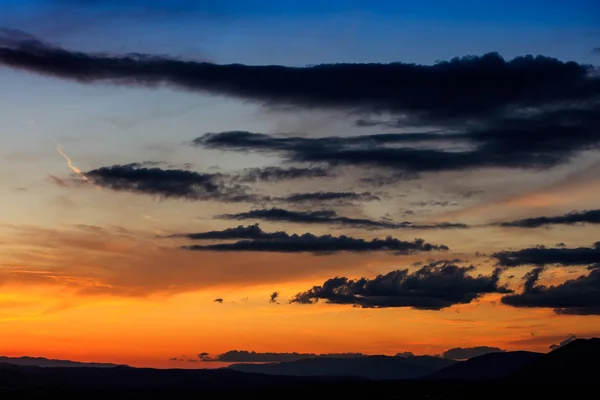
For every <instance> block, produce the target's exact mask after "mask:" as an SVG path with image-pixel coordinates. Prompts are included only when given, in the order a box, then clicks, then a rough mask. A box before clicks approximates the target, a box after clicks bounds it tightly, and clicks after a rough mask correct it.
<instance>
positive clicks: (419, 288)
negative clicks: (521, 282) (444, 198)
mask: <svg viewBox="0 0 600 400" xmlns="http://www.w3.org/2000/svg"><path fill="white" fill-rule="evenodd" d="M474 270H475V267H473V266H469V267H460V266H457V265H454V264H452V263H446V264H442V265H439V264H431V265H425V266H424V267H422V268H420V269H419V270H417V271H415V272H412V273H411V272H409V270H408V269H404V270H397V271H392V272H389V273H387V274H385V275H379V276H377V277H376V278H374V279H368V278H361V279H358V280H352V279H348V278H346V277H336V278H332V279H329V280H327V281H326V282H325V283H324V284H323V285H322V286H315V287H313V288H312V289H309V290H307V291H305V292H301V293H298V294H297V295H296V296H295V297H294V298H293V299H292V300H291V302H292V303H301V304H311V303H313V302H315V301H318V300H326V301H327V302H328V303H334V304H352V305H354V306H358V307H363V308H387V307H412V308H415V309H420V310H441V309H444V308H447V307H450V306H452V305H455V304H468V303H470V302H472V301H473V300H475V299H478V298H479V297H481V296H483V295H484V294H486V293H509V292H510V290H509V289H507V288H506V287H505V286H502V285H500V284H499V279H500V270H496V271H494V272H493V273H492V274H491V275H478V276H477V277H473V276H471V275H469V272H472V271H474Z"/></svg>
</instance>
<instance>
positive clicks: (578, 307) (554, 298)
mask: <svg viewBox="0 0 600 400" xmlns="http://www.w3.org/2000/svg"><path fill="white" fill-rule="evenodd" d="M541 273H542V268H536V269H534V270H532V271H530V272H529V273H528V274H526V275H525V284H524V289H523V292H522V293H519V294H512V295H508V296H504V297H503V298H502V303H504V304H506V305H509V306H513V307H543V308H553V309H554V312H555V313H557V314H563V315H600V268H594V269H592V270H591V271H590V273H589V275H587V276H580V277H579V278H577V279H570V280H568V281H566V282H564V283H562V284H560V285H556V286H544V285H539V284H538V283H537V281H538V279H539V277H540V275H541Z"/></svg>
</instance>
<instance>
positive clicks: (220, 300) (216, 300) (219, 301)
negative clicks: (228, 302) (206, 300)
mask: <svg viewBox="0 0 600 400" xmlns="http://www.w3.org/2000/svg"><path fill="white" fill-rule="evenodd" d="M213 302H214V303H223V299H214V300H213Z"/></svg>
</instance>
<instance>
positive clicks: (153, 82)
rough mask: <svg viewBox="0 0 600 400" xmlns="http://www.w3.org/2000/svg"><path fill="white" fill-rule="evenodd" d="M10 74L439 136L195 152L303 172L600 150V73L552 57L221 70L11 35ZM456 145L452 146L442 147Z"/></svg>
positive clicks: (229, 144)
mask: <svg viewBox="0 0 600 400" xmlns="http://www.w3.org/2000/svg"><path fill="white" fill-rule="evenodd" d="M0 63H1V64H3V65H5V66H7V67H11V68H18V69H24V70H28V71H31V72H34V73H39V74H43V75H47V76H53V77H58V78H63V79H68V80H73V81H76V82H80V83H88V84H89V83H97V82H103V83H110V84H116V85H128V86H144V87H156V86H161V85H168V86H171V87H175V88H179V89H183V90H188V91H197V92H201V93H209V94H218V95H223V96H229V97H236V98H240V99H243V100H250V101H256V102H259V103H261V104H265V105H273V106H293V107H301V108H309V109H311V108H318V109H344V110H350V111H352V112H358V113H363V114H365V113H382V112H383V113H391V114H393V115H395V116H398V115H402V118H400V119H398V120H397V121H396V123H395V125H396V126H403V127H406V126H418V127H423V126H429V127H431V126H435V127H436V130H435V131H432V132H418V133H405V134H388V135H369V136H360V137H354V138H299V137H294V138H283V137H274V136H268V135H261V134H254V133H249V132H224V133H216V134H215V133H212V134H207V135H204V136H202V137H200V138H198V139H196V140H195V141H194V144H195V145H198V146H204V147H209V148H218V149H224V150H236V151H269V152H271V153H272V152H279V153H281V154H282V155H283V156H284V157H286V158H287V160H288V161H293V162H301V163H325V164H327V165H329V166H336V165H344V166H347V165H352V166H357V165H360V166H372V167H379V168H386V169H391V170H393V171H396V172H398V171H400V172H402V173H403V174H400V175H399V176H403V175H404V173H407V174H409V175H411V174H415V173H420V172H436V171H447V170H465V169H474V168H484V167H491V168H494V167H510V168H548V167H552V166H555V165H558V164H560V163H564V162H567V161H569V160H570V159H571V158H572V157H573V156H574V155H575V154H576V153H577V152H579V151H582V150H588V149H597V148H598V144H599V143H600V131H599V130H598V129H597V127H598V126H599V125H600V113H599V112H598V111H599V107H600V74H598V73H597V71H596V70H595V69H594V68H593V67H591V66H587V65H581V64H578V63H575V62H562V61H559V60H557V59H553V58H549V57H542V56H537V57H533V56H524V57H517V58H515V59H512V60H505V59H503V58H502V57H501V56H500V55H498V54H496V53H489V54H485V55H483V56H469V57H463V58H455V59H453V60H451V61H447V62H440V63H437V64H435V65H416V64H407V63H399V62H398V63H391V64H376V63H372V64H356V63H353V64H344V63H338V64H323V65H315V66H309V67H285V66H250V65H242V64H230V65H218V64H212V63H205V62H193V61H183V60H178V59H174V58H168V57H163V56H156V55H146V54H131V55H125V56H112V55H107V54H87V53H83V52H77V51H70V50H66V49H62V48H59V47H56V46H52V45H49V44H47V43H43V42H42V41H40V40H37V39H36V38H34V37H32V36H31V35H28V34H26V33H23V32H18V33H14V32H8V33H5V34H2V35H0ZM361 124H362V125H372V124H371V123H370V122H368V120H365V121H363V122H362V123H361ZM392 125H394V124H391V125H390V126H392ZM448 143H450V144H452V146H442V144H448ZM424 144H427V145H429V147H424V146H423V145H424ZM432 145H433V146H435V147H432ZM395 176H398V175H395Z"/></svg>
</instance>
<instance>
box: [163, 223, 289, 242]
mask: <svg viewBox="0 0 600 400" xmlns="http://www.w3.org/2000/svg"><path fill="white" fill-rule="evenodd" d="M167 237H183V238H187V239H192V240H236V239H252V240H257V239H262V240H270V239H285V238H287V237H288V234H287V233H285V232H272V233H269V232H265V231H263V230H262V229H261V228H260V226H259V224H253V225H248V226H243V225H239V226H237V227H235V228H227V229H224V230H222V231H209V232H198V233H178V234H175V235H169V236H167Z"/></svg>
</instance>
